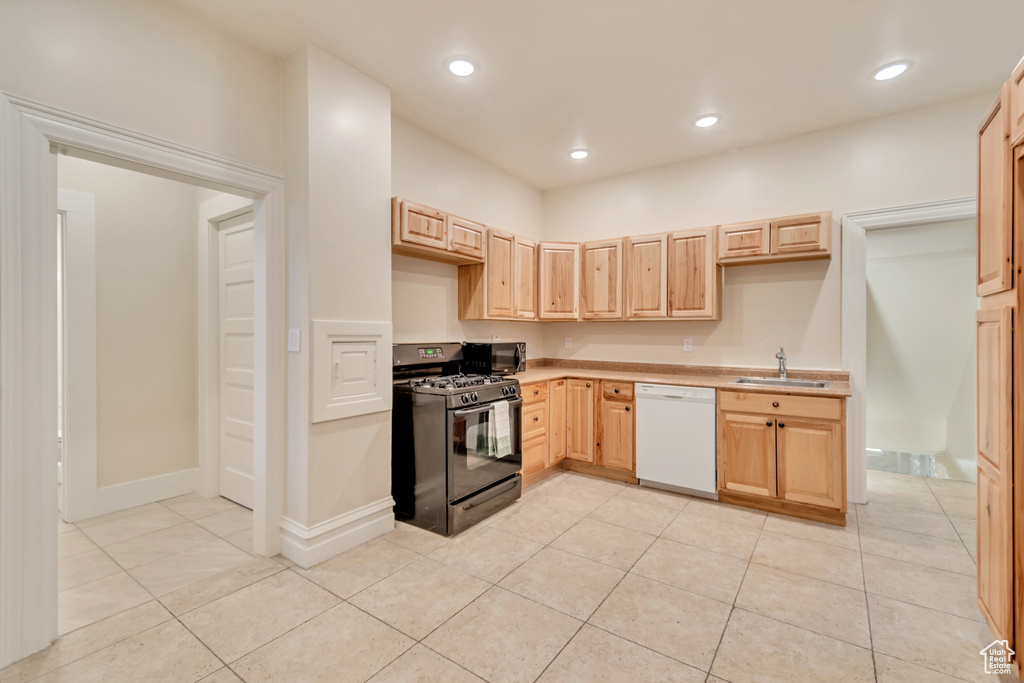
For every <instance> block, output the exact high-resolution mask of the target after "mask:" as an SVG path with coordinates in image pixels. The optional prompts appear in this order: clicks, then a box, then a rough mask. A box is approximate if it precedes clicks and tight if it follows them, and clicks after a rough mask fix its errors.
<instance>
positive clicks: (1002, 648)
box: [980, 640, 1013, 674]
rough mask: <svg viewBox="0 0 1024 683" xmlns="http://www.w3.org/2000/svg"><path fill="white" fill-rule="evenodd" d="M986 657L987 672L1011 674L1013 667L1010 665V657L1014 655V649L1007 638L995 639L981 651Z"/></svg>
mask: <svg viewBox="0 0 1024 683" xmlns="http://www.w3.org/2000/svg"><path fill="white" fill-rule="evenodd" d="M980 654H981V656H982V657H984V658H985V673H987V674H1010V673H1013V667H1012V666H1011V665H1010V658H1011V657H1013V650H1011V649H1010V643H1008V642H1007V641H1005V640H993V641H992V643H991V644H989V646H988V647H986V648H985V649H983V650H982V651H981V653H980Z"/></svg>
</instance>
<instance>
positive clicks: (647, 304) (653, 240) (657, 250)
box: [626, 235, 668, 318]
mask: <svg viewBox="0 0 1024 683" xmlns="http://www.w3.org/2000/svg"><path fill="white" fill-rule="evenodd" d="M667 272H668V235H644V236H639V237H629V238H627V241H626V282H627V286H626V290H627V291H626V300H627V302H628V303H627V310H626V315H627V317H629V318H664V317H666V316H667V315H668V279H667Z"/></svg>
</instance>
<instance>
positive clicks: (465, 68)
mask: <svg viewBox="0 0 1024 683" xmlns="http://www.w3.org/2000/svg"><path fill="white" fill-rule="evenodd" d="M448 70H449V71H451V72H452V73H453V74H455V75H456V76H469V75H470V74H472V73H473V72H474V71H476V67H475V66H473V62H471V61H469V60H468V59H463V58H462V57H456V58H455V59H451V60H449V61H448Z"/></svg>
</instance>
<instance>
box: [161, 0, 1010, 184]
mask: <svg viewBox="0 0 1024 683" xmlns="http://www.w3.org/2000/svg"><path fill="white" fill-rule="evenodd" d="M171 1H172V2H174V3H176V4H178V5H181V6H184V7H186V8H188V9H189V10H190V11H191V12H193V13H194V14H197V15H199V16H201V17H203V18H204V19H205V20H207V21H210V22H212V23H214V24H216V25H218V26H220V27H221V28H223V29H224V30H225V31H227V32H230V33H232V34H234V35H236V36H238V37H240V38H241V39H243V40H244V41H246V42H247V43H250V44H252V45H254V46H256V47H258V48H261V49H263V50H265V51H267V52H270V53H272V54H274V55H277V56H280V57H286V56H288V55H289V54H290V53H291V52H293V51H294V50H296V49H297V48H299V47H301V46H302V45H303V44H305V43H313V44H316V45H319V46H320V47H322V48H324V49H326V50H328V51H329V52H331V53H333V54H334V55H336V56H337V57H339V58H340V59H342V60H344V61H346V62H348V63H349V64H351V65H352V66H354V67H356V68H358V69H360V70H361V71H363V72H364V73H366V74H368V75H370V76H371V77H373V78H375V79H376V80H378V81H380V82H381V83H383V84H385V85H387V86H388V87H389V88H391V91H392V110H393V113H394V115H395V116H397V117H398V118H400V119H403V120H405V121H407V122H409V123H411V124H413V125H415V126H416V127H418V128H420V129H422V130H424V131H426V132H428V133H430V134H432V135H434V136H436V137H438V138H440V139H442V140H445V141H447V142H449V143H451V144H453V145H455V146H456V147H459V148H461V149H463V150H465V151H467V152H469V153H470V154H473V155H474V156H476V157H479V158H480V159H483V160H484V161H487V162H489V163H491V164H493V165H494V166H497V167H498V168H501V169H503V170H505V171H506V172H508V173H510V174H511V175H513V176H516V177H518V178H520V179H522V180H524V181H526V182H527V183H529V184H531V185H533V186H535V187H537V188H540V189H550V188H555V187H561V186H565V185H571V184H574V183H579V182H583V181H587V180H593V179H596V178H601V177H606V176H612V175H617V174H620V173H625V172H628V171H632V170H637V169H641V168H648V167H652V166H658V165H662V164H668V163H672V162H677V161H682V160H685V159H692V158H696V157H701V156H706V155H709V154H714V153H718V152H723V151H726V150H731V149H738V148H743V147H747V146H750V145H754V144H758V143H760V142H764V141H767V140H775V139H781V138H786V137H790V136H794V135H799V134H801V133H806V132H810V131H813V130H819V129H822V128H827V127H830V126H835V125H838V124H842V123H846V122H849V121H855V120H858V119H865V118H870V117H874V116H879V115H884V114H889V113H893V112H897V111H901V110H907V109H913V108H917V107H922V106H927V105H931V104H936V103H940V102H947V101H951V100H956V99H961V98H965V97H969V96H972V95H978V94H985V93H987V94H992V95H993V96H994V94H995V91H996V89H997V88H998V87H999V85H1000V84H1001V83H1002V82H1003V81H1004V80H1006V78H1007V77H1008V76H1009V74H1010V71H1011V70H1012V69H1013V67H1014V65H1015V64H1016V63H1017V61H1018V59H1019V58H1020V57H1021V56H1022V55H1024V40H1022V39H1021V37H1020V26H1022V25H1024V2H1021V1H1020V0H985V1H984V2H964V1H963V0H889V1H885V0H772V1H768V0H719V1H717V2H714V1H708V0H704V1H703V2H696V1H694V0H631V1H627V0H503V1H499V0H430V1H425V0H217V1H216V2H210V1H209V0H171ZM457 55H458V56H466V57H469V58H470V59H471V60H472V61H473V62H475V63H476V66H477V71H476V73H475V74H474V75H472V76H470V77H468V78H458V77H456V76H453V75H451V74H450V73H449V72H448V71H447V69H446V68H445V64H446V62H447V60H448V59H449V58H450V57H452V56H457ZM899 59H909V60H911V62H912V66H911V68H910V69H909V70H908V71H907V72H906V73H905V74H904V75H903V76H900V77H899V78H896V79H894V80H892V81H886V82H876V81H874V80H873V79H872V78H871V75H872V74H873V73H874V71H875V70H876V69H877V68H878V67H880V66H882V65H884V64H887V63H889V62H892V61H895V60H899ZM708 112H715V113H718V114H719V115H720V116H721V122H720V123H719V124H718V125H716V126H713V127H711V128H706V129H700V128H697V127H695V126H694V125H693V121H694V120H695V119H697V118H698V117H699V116H700V115H702V114H705V113H708ZM577 147H585V148H588V149H589V150H590V151H591V156H590V157H589V158H588V159H586V160H584V161H574V160H572V159H570V158H569V156H568V153H569V151H570V150H572V149H573V148H577Z"/></svg>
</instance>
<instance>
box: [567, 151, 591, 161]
mask: <svg viewBox="0 0 1024 683" xmlns="http://www.w3.org/2000/svg"><path fill="white" fill-rule="evenodd" d="M569 156H571V157H572V158H573V159H577V160H578V159H586V158H587V157H589V156H590V152H588V151H587V150H585V149H574V150H573V151H571V152H569Z"/></svg>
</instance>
